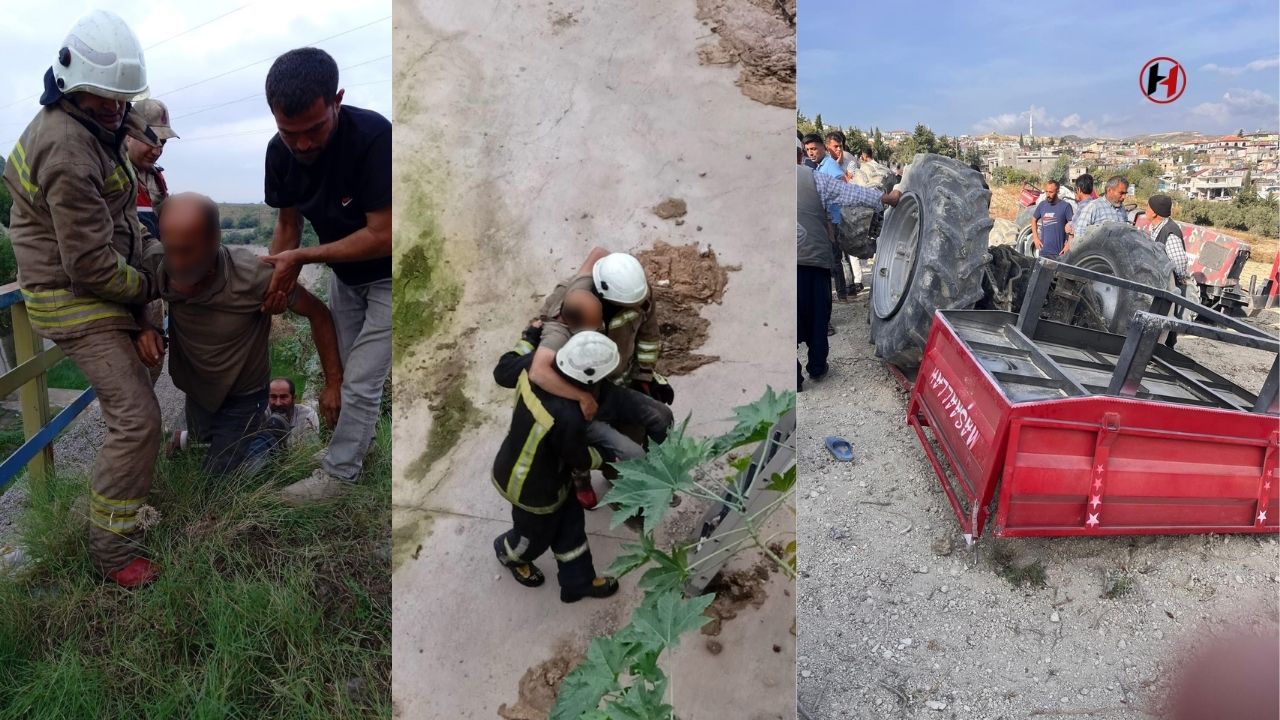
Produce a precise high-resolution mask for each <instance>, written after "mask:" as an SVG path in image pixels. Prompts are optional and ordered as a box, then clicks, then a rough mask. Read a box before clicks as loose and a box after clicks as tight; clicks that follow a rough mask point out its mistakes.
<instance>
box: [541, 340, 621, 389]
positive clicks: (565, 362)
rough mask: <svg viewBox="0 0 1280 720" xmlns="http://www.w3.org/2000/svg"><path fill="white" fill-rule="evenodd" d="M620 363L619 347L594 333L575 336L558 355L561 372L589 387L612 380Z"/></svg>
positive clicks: (557, 361)
mask: <svg viewBox="0 0 1280 720" xmlns="http://www.w3.org/2000/svg"><path fill="white" fill-rule="evenodd" d="M620 360H621V359H620V358H619V357H618V346H617V345H616V344H614V342H613V341H612V340H610V339H609V338H608V337H607V336H605V335H602V334H600V333H598V332H595V331H593V330H584V331H582V332H579V333H576V334H574V336H573V337H571V338H569V342H567V343H565V344H564V347H562V348H560V350H559V351H558V352H556V367H558V368H560V372H562V373H564V374H565V375H567V376H569V377H571V378H573V379H574V380H577V381H578V382H580V383H583V384H586V385H592V384H594V383H597V382H600V381H601V380H604V379H605V378H607V377H609V373H611V372H613V371H614V370H615V369H616V368H617V367H618V362H619V361H620Z"/></svg>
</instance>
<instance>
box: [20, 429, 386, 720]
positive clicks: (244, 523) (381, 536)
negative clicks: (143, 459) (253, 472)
mask: <svg viewBox="0 0 1280 720" xmlns="http://www.w3.org/2000/svg"><path fill="white" fill-rule="evenodd" d="M313 452H314V448H298V449H297V450H296V451H294V452H293V453H291V454H290V456H289V457H287V458H284V459H282V460H281V461H280V463H279V465H278V466H277V467H273V468H271V470H270V472H266V473H263V474H261V475H260V476H258V477H256V478H254V477H240V478H231V479H228V480H226V481H221V482H215V481H211V480H210V479H208V478H207V477H204V476H202V474H201V473H200V472H199V460H200V459H199V457H198V456H195V455H194V454H188V455H186V456H182V457H179V458H177V459H174V460H162V461H161V463H160V466H159V467H158V469H157V478H158V479H157V482H156V483H155V487H154V488H153V490H152V493H151V497H150V502H151V504H152V505H153V506H154V507H155V508H156V509H157V510H159V512H160V513H161V517H162V520H161V521H160V523H159V524H158V525H157V526H156V527H153V528H152V529H151V530H149V531H147V533H146V535H145V536H144V539H143V543H144V544H145V545H146V546H147V548H148V551H149V553H150V555H151V556H152V557H153V558H154V559H156V560H157V561H158V562H159V563H160V564H161V566H162V568H163V574H162V576H161V578H160V579H159V580H158V581H157V582H156V583H155V584H154V585H152V586H150V587H148V588H145V589H141V590H137V591H126V590H122V589H120V588H116V587H114V586H108V585H105V584H104V583H103V582H102V581H101V580H99V579H98V578H97V576H96V575H95V574H94V572H93V571H92V569H91V568H90V565H89V559H88V552H87V548H86V544H87V542H86V541H87V522H86V520H85V517H84V509H83V508H84V502H85V498H84V496H85V494H86V487H85V484H86V483H85V480H84V478H83V477H62V478H57V479H54V480H52V481H50V482H48V483H45V484H40V483H31V484H30V489H29V492H30V502H29V504H28V508H27V510H26V511H25V514H24V516H23V517H22V518H21V520H20V523H21V528H22V530H21V532H22V542H23V544H24V546H25V547H26V549H27V552H28V553H29V555H30V557H31V558H32V562H31V564H29V565H27V566H26V567H25V568H24V569H23V570H22V571H21V573H20V574H19V575H18V576H16V577H14V578H9V579H0V717H24V718H36V719H43V718H48V719H50V720H52V719H53V718H94V717H146V718H263V717H270V718H322V717H323V718H356V717H359V718H365V717H384V718H389V717H391V700H390V679H391V678H390V676H391V642H390V639H391V638H390V632H391V603H390V594H391V576H390V548H389V546H390V531H391V528H390V512H391V511H390V502H389V500H390V488H391V477H390V476H391V472H390V462H391V453H390V432H389V425H388V423H387V422H386V421H385V420H384V422H383V423H382V425H381V426H380V428H379V432H378V437H377V441H376V447H375V448H374V450H373V452H372V454H371V455H370V457H369V460H368V461H367V462H366V474H365V478H364V480H363V481H362V482H361V483H360V484H359V485H357V486H356V487H355V488H353V489H352V491H351V492H349V493H348V494H347V495H346V496H344V498H343V499H342V500H340V501H337V502H334V503H331V504H327V505H322V506H317V507H313V508H307V509H303V510H294V509H290V508H287V507H285V506H283V505H281V504H280V503H279V502H277V501H276V500H275V499H274V498H273V494H274V491H275V489H277V488H278V487H280V486H281V485H284V484H286V483H289V482H292V481H294V480H296V479H298V478H300V477H302V476H304V475H306V474H307V473H309V472H310V470H311V468H312V467H313V466H314V462H313V461H311V460H310V459H309V456H310V455H311V454H312V453H313ZM263 477H268V478H269V480H266V481H264V480H263V479H262V478H263Z"/></svg>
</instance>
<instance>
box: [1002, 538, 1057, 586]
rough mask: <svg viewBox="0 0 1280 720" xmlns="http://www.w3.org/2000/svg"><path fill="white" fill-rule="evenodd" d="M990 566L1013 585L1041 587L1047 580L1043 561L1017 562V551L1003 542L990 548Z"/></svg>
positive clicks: (1047, 575)
mask: <svg viewBox="0 0 1280 720" xmlns="http://www.w3.org/2000/svg"><path fill="white" fill-rule="evenodd" d="M991 567H992V569H993V570H995V572H996V574H997V575H999V576H1000V577H1002V578H1004V579H1005V580H1008V581H1009V583H1010V584H1012V585H1013V586H1014V587H1022V586H1023V585H1027V586H1030V587H1033V588H1042V587H1044V586H1045V585H1046V584H1047V583H1048V582H1049V573H1048V571H1046V570H1045V567H1044V563H1043V562H1041V561H1039V560H1033V561H1032V562H1029V563H1020V562H1018V556H1017V553H1015V552H1014V551H1013V549H1012V548H1011V547H1009V546H1008V545H1005V544H1000V543H996V544H994V545H993V546H992V548H991Z"/></svg>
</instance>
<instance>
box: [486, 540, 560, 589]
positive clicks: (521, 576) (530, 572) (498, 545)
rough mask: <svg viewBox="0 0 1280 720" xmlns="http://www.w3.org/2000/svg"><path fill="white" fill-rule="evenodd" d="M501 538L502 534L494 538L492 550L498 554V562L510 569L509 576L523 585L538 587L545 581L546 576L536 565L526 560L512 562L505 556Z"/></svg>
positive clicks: (505, 551) (505, 550)
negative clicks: (523, 561)
mask: <svg viewBox="0 0 1280 720" xmlns="http://www.w3.org/2000/svg"><path fill="white" fill-rule="evenodd" d="M502 538H503V536H502V535H499V536H498V537H497V538H496V539H494V541H493V552H494V554H495V555H497V556H498V562H500V563H502V567H504V568H506V569H508V570H510V571H511V577H513V578H515V579H516V582H518V583H520V584H521V585H523V586H525V587H538V586H539V585H541V584H542V583H544V582H546V581H547V578H546V576H545V575H543V574H542V571H541V570H539V569H538V566H537V565H534V564H533V563H527V562H525V563H517V562H512V561H511V558H509V557H507V549H506V547H504V546H503V543H502Z"/></svg>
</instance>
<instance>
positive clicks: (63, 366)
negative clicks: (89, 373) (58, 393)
mask: <svg viewBox="0 0 1280 720" xmlns="http://www.w3.org/2000/svg"><path fill="white" fill-rule="evenodd" d="M46 377H47V378H48V382H49V387H51V388H62V389H64V390H86V389H88V387H89V380H88V379H87V378H85V376H84V373H82V372H80V368H79V367H78V366H77V365H76V364H75V363H74V362H72V361H71V358H63V359H62V360H59V361H58V364H56V365H54V366H53V367H51V368H49V372H48V373H47V374H46Z"/></svg>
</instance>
